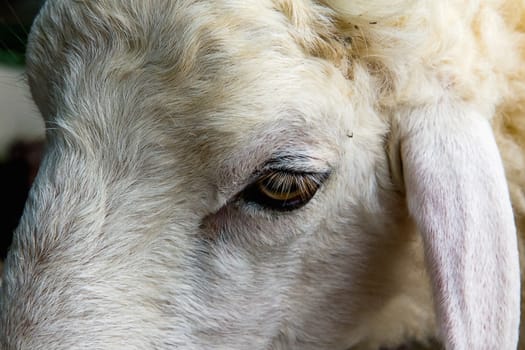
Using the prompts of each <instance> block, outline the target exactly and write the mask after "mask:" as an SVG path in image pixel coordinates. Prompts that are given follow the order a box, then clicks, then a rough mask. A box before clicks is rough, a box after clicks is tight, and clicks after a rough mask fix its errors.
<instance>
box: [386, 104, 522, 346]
mask: <svg viewBox="0 0 525 350" xmlns="http://www.w3.org/2000/svg"><path fill="white" fill-rule="evenodd" d="M397 117H398V118H397V119H396V120H398V127H397V133H398V134H399V135H398V136H399V138H398V142H399V151H400V152H399V154H400V158H401V162H402V167H400V168H401V169H402V173H403V174H402V178H403V181H404V187H405V189H406V197H407V203H408V209H409V212H410V215H411V216H412V217H413V219H414V220H415V222H416V224H417V226H418V229H419V231H420V233H421V234H422V236H423V242H424V248H425V259H426V263H427V267H428V270H429V274H430V277H431V282H432V288H433V295H434V303H435V307H436V313H437V319H438V324H439V326H440V331H441V337H442V339H443V341H444V343H445V345H446V348H447V349H516V347H517V341H518V324H519V313H520V306H519V289H520V276H519V262H518V251H517V238H516V229H515V225H514V218H513V213H512V208H511V204H510V199H509V194H508V188H507V183H506V179H505V174H504V170H503V165H502V161H501V158H500V155H499V152H498V148H497V146H496V142H495V139H494V135H493V133H492V130H491V127H490V124H489V122H488V121H487V120H486V118H484V117H483V116H482V115H480V114H479V113H477V112H475V111H472V110H468V109H467V108H466V107H461V108H458V107H457V106H455V105H452V104H451V105H448V106H447V105H440V106H433V107H426V108H420V109H413V110H411V111H408V112H406V113H401V114H400V115H398V116H397Z"/></svg>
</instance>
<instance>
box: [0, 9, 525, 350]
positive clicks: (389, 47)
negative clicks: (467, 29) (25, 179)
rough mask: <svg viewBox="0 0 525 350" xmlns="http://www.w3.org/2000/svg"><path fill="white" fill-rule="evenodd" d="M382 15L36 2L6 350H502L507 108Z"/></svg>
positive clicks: (512, 246)
mask: <svg viewBox="0 0 525 350" xmlns="http://www.w3.org/2000/svg"><path fill="white" fill-rule="evenodd" d="M383 3H384V1H375V2H362V1H361V2H356V5H355V7H352V8H347V7H349V6H350V5H349V4H346V5H345V3H344V2H333V3H314V2H312V1H308V0H305V1H293V2H292V1H285V0H274V1H270V0H265V1H259V0H257V1H242V2H240V1H237V2H236V1H215V2H205V1H160V0H159V1H138V0H137V1H127V0H126V1H124V0H112V1H109V0H98V1H89V2H83V1H65V0H63V1H61V0H55V1H48V2H47V4H46V5H45V7H44V9H43V10H42V12H41V14H40V15H39V17H38V19H37V21H36V23H35V25H34V27H33V29H32V34H31V38H30V45H29V50H28V76H29V82H30V86H31V90H32V94H33V97H34V99H35V101H36V102H37V105H38V106H39V108H40V111H41V112H42V115H43V117H44V119H45V120H46V124H47V136H48V146H47V151H46V154H45V157H44V160H43V163H42V166H41V169H40V172H39V174H38V177H37V179H36V181H35V184H34V186H33V188H32V191H31V194H30V197H29V199H28V202H27V205H26V209H25V213H24V216H23V218H22V219H21V223H20V225H19V227H18V229H17V231H16V233H15V239H14V243H13V246H12V249H11V252H10V255H9V257H8V260H7V263H6V272H5V276H4V282H3V286H2V292H1V304H0V305H1V306H0V315H1V316H0V335H1V336H0V339H1V340H0V343H1V344H2V345H3V347H4V348H7V349H86V348H89V349H119V348H122V349H147V348H155V349H172V348H177V349H209V348H215V349H248V348H249V349H342V350H343V349H347V348H350V347H353V346H361V347H366V346H368V347H373V346H375V345H397V344H399V342H402V341H403V339H404V337H405V336H406V335H409V336H414V337H416V338H418V337H419V338H421V339H424V338H425V337H430V336H435V335H436V333H434V332H435V329H434V326H435V324H434V316H433V312H432V301H431V296H430V292H429V291H428V290H429V289H427V284H430V285H431V286H432V291H433V295H434V300H435V304H436V310H437V323H438V328H439V330H440V333H439V336H440V337H441V338H442V339H443V341H444V342H445V344H446V345H447V346H448V348H450V349H474V348H475V349H493V348H495V347H497V348H500V349H511V348H512V347H513V346H515V345H516V341H517V322H518V315H519V306H518V304H519V296H518V292H519V275H518V256H517V248H516V236H515V228H514V223H513V217H512V210H511V206H510V201H509V198H508V194H507V187H506V182H505V177H504V172H503V167H502V164H501V160H500V158H499V154H498V150H497V148H496V145H495V142H494V137H493V135H492V131H491V129H490V125H489V119H490V112H491V108H492V107H493V106H494V105H495V104H496V103H497V99H498V98H499V97H498V96H497V94H494V96H493V97H492V99H484V97H485V96H484V95H483V94H482V93H481V92H483V91H485V90H483V89H482V88H483V87H486V85H487V84H490V81H489V82H486V81H485V82H482V83H483V84H482V83H479V84H476V85H478V87H479V88H480V91H481V92H480V93H478V94H469V91H470V90H469V89H470V87H469V85H468V82H469V80H468V79H467V78H468V77H469V74H470V73H469V70H468V69H470V66H468V67H460V68H457V69H456V70H455V69H452V68H451V67H453V66H452V65H449V66H447V65H446V63H447V61H446V59H445V58H446V57H445V58H444V57H443V55H442V53H443V52H447V53H450V52H454V50H456V47H455V46H454V47H447V46H446V45H444V46H443V47H440V48H439V50H438V49H435V50H434V51H433V50H431V49H430V48H429V47H427V46H426V45H427V44H428V38H429V37H431V35H432V31H431V30H428V32H426V31H417V30H416V28H421V27H423V28H427V27H429V26H430V24H429V23H431V21H430V20H429V22H428V23H424V21H416V20H414V21H412V20H411V18H409V17H407V16H404V15H405V14H407V13H408V12H403V11H404V9H405V10H408V9H410V10H414V11H416V10H417V11H416V12H414V13H422V11H423V12H424V9H423V8H419V7H418V6H419V5H418V4H417V3H415V2H412V1H398V3H399V4H398V5H399V6H398V12H399V13H393V12H391V11H390V12H389V11H384V10H381V9H384V8H385V6H384V4H383ZM380 5H383V6H380ZM367 6H368V7H367ZM436 6H438V5H436ZM443 6H447V5H443ZM450 6H452V5H450ZM458 6H459V5H458ZM356 11H357V12H356ZM418 11H419V12H418ZM429 11H430V10H429ZM394 12H395V11H394ZM427 17H428V16H427ZM423 18H426V17H423ZM427 19H428V18H427ZM425 25H426V26H427V27H425ZM430 27H431V26H430ZM440 33H441V32H440ZM385 38H387V39H388V38H389V40H386V39H385ZM445 39H447V38H446V37H445ZM445 39H443V42H444V43H445V44H446V42H445ZM465 40H466V42H468V40H467V39H465ZM381 50H383V51H381ZM440 50H441V51H440ZM407 52H414V53H417V54H414V55H412V56H410V57H405V58H404V53H407ZM402 59H404V60H405V61H402ZM471 61H472V62H474V63H475V62H476V60H475V58H472V59H471ZM474 63H472V65H474V66H475V64H474ZM454 67H455V66H454ZM473 69H474V68H473ZM465 72H466V73H465ZM465 76H467V78H465ZM462 79H463V80H462ZM478 98H480V99H483V103H477V102H479V99H478ZM491 106H492V107H491ZM421 245H422V246H423V248H424V251H425V260H426V266H427V267H428V271H429V277H430V278H429V280H430V282H428V281H427V277H426V276H427V275H426V274H425V269H424V268H423V267H424V264H423V262H422V257H421V255H422V252H423V249H421ZM420 252H421V254H420ZM403 298H404V299H403ZM400 299H402V300H401V301H400ZM414 308H415V309H416V310H415V311H414ZM405 312H406V314H405ZM405 316H406V317H405ZM405 318H406V319H405ZM400 319H401V320H400Z"/></svg>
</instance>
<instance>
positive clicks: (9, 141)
mask: <svg viewBox="0 0 525 350" xmlns="http://www.w3.org/2000/svg"><path fill="white" fill-rule="evenodd" d="M43 2H44V0H0V201H1V203H0V204H1V207H0V208H1V213H2V214H1V215H0V218H1V220H0V262H1V261H2V260H3V259H4V258H5V255H6V253H7V249H8V247H9V245H10V243H11V237H12V232H13V230H14V229H15V228H16V226H17V225H18V221H19V218H20V215H21V213H22V210H23V207H24V203H25V200H26V197H27V193H28V190H29V187H30V185H31V183H32V181H33V178H34V176H35V175H36V172H37V171H38V165H39V163H40V157H41V154H42V148H43V143H44V123H43V121H42V119H41V118H40V115H39V113H38V110H37V108H36V106H35V105H34V103H33V102H32V100H31V96H30V93H29V88H28V86H27V81H26V78H25V74H24V62H25V55H24V53H25V46H26V43H27V35H28V33H29V30H30V27H31V23H32V22H33V19H34V18H35V16H36V14H37V13H38V10H39V8H40V7H41V5H42V4H43Z"/></svg>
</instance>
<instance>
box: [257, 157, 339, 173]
mask: <svg viewBox="0 0 525 350" xmlns="http://www.w3.org/2000/svg"><path fill="white" fill-rule="evenodd" d="M268 171H282V172H289V173H297V174H300V173H312V174H314V173H319V174H322V173H330V172H331V167H330V166H329V164H327V162H326V161H324V160H322V159H319V158H314V157H310V156H307V155H301V154H299V155H298V154H290V155H287V154H284V155H278V156H275V157H273V158H271V159H269V160H268V161H266V163H264V165H263V166H262V167H261V170H260V171H259V172H258V173H259V174H260V173H263V172H268Z"/></svg>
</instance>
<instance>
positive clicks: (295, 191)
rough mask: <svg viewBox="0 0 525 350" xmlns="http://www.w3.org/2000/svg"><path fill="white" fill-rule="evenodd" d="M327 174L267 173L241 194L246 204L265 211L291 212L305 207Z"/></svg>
mask: <svg viewBox="0 0 525 350" xmlns="http://www.w3.org/2000/svg"><path fill="white" fill-rule="evenodd" d="M328 175H329V174H328V173H299V172H290V171H269V172H268V173H266V174H263V175H262V176H260V177H259V178H258V179H257V180H256V181H255V182H253V183H252V184H251V185H249V186H248V187H247V188H246V189H245V190H244V191H243V193H242V197H243V199H244V200H245V201H246V202H249V203H255V204H257V205H259V206H262V207H264V208H266V209H271V210H276V211H292V210H295V209H299V208H300V207H302V206H304V205H306V203H308V202H309V201H310V200H311V199H312V198H313V197H314V195H315V193H316V192H317V190H318V189H319V188H320V187H321V185H322V184H323V182H324V181H325V180H326V179H327V178H328Z"/></svg>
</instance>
